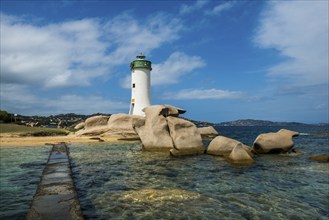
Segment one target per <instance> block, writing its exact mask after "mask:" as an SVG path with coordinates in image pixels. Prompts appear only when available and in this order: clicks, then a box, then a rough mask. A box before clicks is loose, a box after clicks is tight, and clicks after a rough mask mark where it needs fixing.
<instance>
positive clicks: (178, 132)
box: [166, 116, 205, 156]
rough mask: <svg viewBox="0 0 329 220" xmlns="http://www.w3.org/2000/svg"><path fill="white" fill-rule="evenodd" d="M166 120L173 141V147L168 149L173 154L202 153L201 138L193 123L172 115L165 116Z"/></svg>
mask: <svg viewBox="0 0 329 220" xmlns="http://www.w3.org/2000/svg"><path fill="white" fill-rule="evenodd" d="M166 120H167V122H168V126H169V131H170V136H171V138H172V139H173V142H174V149H171V150H170V153H171V154H172V155H173V156H182V155H193V154H202V153H204V151H205V148H204V146H203V143H202V138H201V135H200V133H199V131H198V129H197V127H196V126H195V124H193V123H192V122H190V121H187V120H185V119H182V118H176V117H172V116H169V117H167V118H166Z"/></svg>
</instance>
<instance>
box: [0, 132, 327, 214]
mask: <svg viewBox="0 0 329 220" xmlns="http://www.w3.org/2000/svg"><path fill="white" fill-rule="evenodd" d="M217 129H218V131H219V132H220V134H222V135H224V136H227V137H231V138H235V139H237V140H239V141H242V142H244V143H245V144H248V145H251V144H252V142H253V140H254V139H255V138H256V136H257V135H258V134H260V133H265V132H270V131H277V130H279V129H280V128H276V127H247V128H246V127H219V128H217ZM288 129H289V128H288ZM290 129H291V130H297V131H299V132H302V133H305V134H308V135H302V136H299V137H296V138H294V142H295V148H296V149H299V150H302V151H304V152H305V153H304V154H303V155H300V156H283V155H262V156H257V157H256V158H255V160H256V163H255V164H252V165H248V166H241V165H232V164H229V163H228V162H227V161H225V160H224V159H223V158H221V157H215V156H209V155H199V156H192V157H182V158H173V157H170V156H169V155H168V154H166V153H151V152H142V151H141V146H140V145H139V144H108V143H99V144H74V145H71V146H70V151H71V153H70V156H71V158H72V166H73V178H74V181H75V184H76V187H77V192H78V194H79V198H80V202H81V206H82V209H83V214H84V215H85V217H86V219H328V218H329V207H328V201H329V164H328V163H317V162H314V161H310V160H308V157H309V156H311V155H314V154H320V153H328V151H329V140H328V138H329V135H328V128H325V127H293V128H290ZM319 134H321V135H319ZM49 150H50V148H49V147H45V148H17V149H1V216H0V218H1V219H8V218H14V217H17V216H18V219H22V218H24V215H25V213H26V211H27V209H28V207H29V205H30V203H31V200H32V197H33V195H34V193H35V190H36V187H37V184H38V182H39V178H40V174H41V172H42V170H43V167H44V164H45V163H46V161H47V157H48V152H49ZM3 158H5V160H3Z"/></svg>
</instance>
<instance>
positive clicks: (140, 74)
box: [129, 53, 152, 116]
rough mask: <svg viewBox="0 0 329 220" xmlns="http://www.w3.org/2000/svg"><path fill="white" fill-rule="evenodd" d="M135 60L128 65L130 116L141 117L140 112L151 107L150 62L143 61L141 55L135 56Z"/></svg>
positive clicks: (143, 58) (142, 113)
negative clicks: (129, 76)
mask: <svg viewBox="0 0 329 220" xmlns="http://www.w3.org/2000/svg"><path fill="white" fill-rule="evenodd" d="M136 58H137V59H136V60H134V61H132V62H131V63H130V71H131V103H130V110H129V114H130V115H142V116H144V115H145V113H144V112H143V111H142V109H143V108H145V107H146V106H150V105H151V94H150V84H151V70H152V67H151V65H152V63H151V61H148V60H145V56H144V55H143V54H142V53H141V54H140V55H138V56H136Z"/></svg>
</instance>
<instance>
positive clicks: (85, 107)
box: [0, 84, 129, 115]
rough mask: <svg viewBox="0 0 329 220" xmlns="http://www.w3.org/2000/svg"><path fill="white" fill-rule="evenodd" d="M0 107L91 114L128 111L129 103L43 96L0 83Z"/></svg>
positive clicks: (37, 112) (91, 97) (41, 112)
mask: <svg viewBox="0 0 329 220" xmlns="http://www.w3.org/2000/svg"><path fill="white" fill-rule="evenodd" d="M0 91H1V93H0V99H1V109H6V110H9V111H11V112H13V113H18V114H26V115H49V114H60V113H70V112H74V113H81V114H92V113H97V112H102V113H116V112H122V111H123V112H125V111H128V107H129V104H128V103H123V102H119V101H111V100H108V99H106V98H104V97H101V96H95V95H88V96H81V95H76V94H66V95H62V96H58V97H55V98H49V97H47V98H43V97H40V96H38V95H37V94H34V93H33V90H32V89H30V88H29V87H27V86H25V85H18V84H2V85H1V90H0Z"/></svg>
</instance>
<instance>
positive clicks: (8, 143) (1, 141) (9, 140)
mask: <svg viewBox="0 0 329 220" xmlns="http://www.w3.org/2000/svg"><path fill="white" fill-rule="evenodd" d="M120 138H121V137H119V136H111V137H102V138H99V137H95V136H88V137H77V136H73V135H68V136H43V137H33V136H29V137H21V136H19V135H17V134H12V133H11V134H10V133H3V134H1V135H0V148H15V147H40V146H45V145H49V144H58V143H62V142H65V143H67V144H72V143H101V142H109V143H119V142H124V141H122V140H119V139H120Z"/></svg>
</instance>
